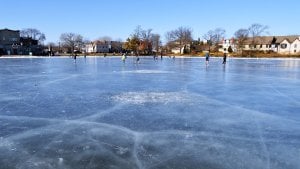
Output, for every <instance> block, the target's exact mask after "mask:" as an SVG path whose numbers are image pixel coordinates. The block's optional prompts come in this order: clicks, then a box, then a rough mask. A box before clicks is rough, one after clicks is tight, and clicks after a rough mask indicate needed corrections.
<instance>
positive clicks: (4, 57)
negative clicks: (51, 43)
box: [0, 55, 300, 60]
mask: <svg viewBox="0 0 300 169" xmlns="http://www.w3.org/2000/svg"><path fill="white" fill-rule="evenodd" d="M173 56H175V58H176V59H184V58H198V59H201V58H205V56H191V55H186V56H176V55H173ZM71 57H72V56H66V55H65V56H27V55H10V56H9V55H3V56H0V59H25V58H27V59H39V58H49V59H50V58H71ZM106 57H107V58H114V57H115V58H120V57H122V56H119V55H118V56H116V55H115V56H113V55H107V56H106ZM127 57H129V58H135V56H127ZM140 57H141V58H142V57H148V58H149V57H153V56H140ZM163 57H164V59H168V58H169V56H163ZM77 58H84V56H77ZM86 58H105V57H103V56H102V55H98V56H86ZM211 58H222V56H211ZM227 59H249V60H254V59H273V60H300V57H241V56H240V57H239V56H227Z"/></svg>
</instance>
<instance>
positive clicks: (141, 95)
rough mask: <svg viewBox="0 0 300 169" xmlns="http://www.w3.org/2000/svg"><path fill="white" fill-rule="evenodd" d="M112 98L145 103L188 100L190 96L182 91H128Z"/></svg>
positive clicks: (119, 100)
mask: <svg viewBox="0 0 300 169" xmlns="http://www.w3.org/2000/svg"><path fill="white" fill-rule="evenodd" d="M112 99H113V100H114V101H116V102H121V103H127V104H145V103H165V104H167V103H170V102H171V103H172V102H181V103H182V102H187V101H188V100H190V98H189V97H188V96H187V95H185V94H184V93H181V92H168V93H160V92H126V93H121V94H119V95H115V96H113V97H112Z"/></svg>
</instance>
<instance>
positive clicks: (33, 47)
mask: <svg viewBox="0 0 300 169" xmlns="http://www.w3.org/2000/svg"><path fill="white" fill-rule="evenodd" d="M30 54H33V55H41V54H43V48H42V46H41V45H39V44H38V40H35V39H32V38H30V37H20V31H19V30H10V29H0V55H30Z"/></svg>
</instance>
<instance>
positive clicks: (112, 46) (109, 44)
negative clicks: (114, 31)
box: [85, 41, 123, 53]
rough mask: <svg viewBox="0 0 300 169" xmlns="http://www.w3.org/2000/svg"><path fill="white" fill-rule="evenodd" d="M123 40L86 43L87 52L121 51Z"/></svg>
mask: <svg viewBox="0 0 300 169" xmlns="http://www.w3.org/2000/svg"><path fill="white" fill-rule="evenodd" d="M122 45H123V44H122V42H118V41H94V42H91V43H88V44H86V45H85V51H86V53H114V52H115V53H120V52H122Z"/></svg>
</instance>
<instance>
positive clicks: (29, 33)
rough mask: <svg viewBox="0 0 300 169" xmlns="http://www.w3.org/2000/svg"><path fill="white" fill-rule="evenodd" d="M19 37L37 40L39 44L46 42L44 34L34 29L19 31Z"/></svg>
mask: <svg viewBox="0 0 300 169" xmlns="http://www.w3.org/2000/svg"><path fill="white" fill-rule="evenodd" d="M20 36H21V37H24V38H31V39H33V40H38V41H39V43H43V42H44V41H45V40H46V36H45V34H44V33H42V32H41V31H39V30H37V29H34V28H27V29H23V30H21V31H20Z"/></svg>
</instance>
